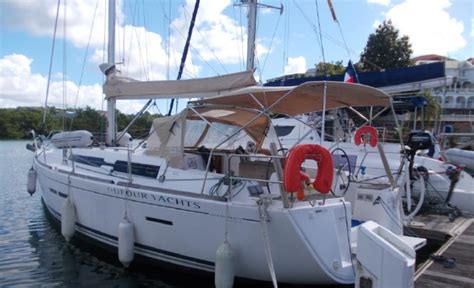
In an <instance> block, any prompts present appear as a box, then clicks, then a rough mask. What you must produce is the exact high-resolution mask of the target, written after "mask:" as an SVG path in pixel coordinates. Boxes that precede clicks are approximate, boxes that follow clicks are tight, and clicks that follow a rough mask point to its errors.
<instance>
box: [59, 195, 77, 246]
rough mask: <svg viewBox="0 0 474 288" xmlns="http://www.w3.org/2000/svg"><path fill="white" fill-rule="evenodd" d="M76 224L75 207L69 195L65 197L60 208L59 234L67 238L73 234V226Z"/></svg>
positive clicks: (67, 239)
mask: <svg viewBox="0 0 474 288" xmlns="http://www.w3.org/2000/svg"><path fill="white" fill-rule="evenodd" d="M75 225H76V207H74V203H72V200H71V196H68V197H67V198H66V201H64V204H63V207H62V208H61V234H62V235H63V236H64V238H66V241H68V242H69V240H70V239H71V238H72V236H73V235H74V226H75Z"/></svg>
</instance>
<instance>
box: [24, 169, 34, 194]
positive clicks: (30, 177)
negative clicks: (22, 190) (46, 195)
mask: <svg viewBox="0 0 474 288" xmlns="http://www.w3.org/2000/svg"><path fill="white" fill-rule="evenodd" d="M26 189H27V191H28V193H30V195H33V194H34V193H35V191H36V171H35V169H33V167H31V168H30V170H28V182H27V184H26Z"/></svg>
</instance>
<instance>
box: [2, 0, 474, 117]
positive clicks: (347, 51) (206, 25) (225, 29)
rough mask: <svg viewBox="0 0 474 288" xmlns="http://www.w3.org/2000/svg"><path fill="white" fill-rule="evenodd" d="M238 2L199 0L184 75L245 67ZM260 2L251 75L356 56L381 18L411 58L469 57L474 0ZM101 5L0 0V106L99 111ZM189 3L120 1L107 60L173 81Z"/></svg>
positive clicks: (133, 73)
mask: <svg viewBox="0 0 474 288" xmlns="http://www.w3.org/2000/svg"><path fill="white" fill-rule="evenodd" d="M239 2H240V1H237V0H201V2H200V7H199V10H198V13H197V19H196V22H195V28H194V30H193V35H192V40H191V47H190V49H189V54H188V58H187V61H186V64H185V69H184V73H183V79H191V78H198V77H210V76H216V75H222V74H226V73H232V72H239V71H243V70H245V65H246V64H245V59H246V39H247V18H246V7H245V6H243V5H239ZM259 2H260V3H262V4H265V5H266V6H260V7H259V9H258V18H257V40H256V59H257V60H256V63H255V66H256V70H255V73H254V76H255V78H256V79H257V80H258V81H260V82H262V83H265V82H266V81H267V80H268V79H271V78H274V77H279V76H281V75H284V74H292V73H304V72H305V71H306V70H307V69H310V68H314V65H315V64H317V63H319V62H321V61H326V62H336V61H343V64H344V65H346V64H347V62H348V61H349V60H352V61H353V62H357V61H359V58H360V54H361V52H362V51H363V49H364V47H365V46H366V44H367V39H368V37H369V35H370V34H371V33H374V32H375V29H376V27H377V26H378V25H379V24H381V23H382V22H383V21H385V20H389V19H390V20H391V21H392V23H393V25H394V26H395V28H397V29H398V30H399V32H400V35H407V36H409V39H410V43H411V44H412V50H413V56H419V55H425V54H438V55H443V56H448V57H451V58H454V59H458V60H466V59H468V58H470V57H474V44H473V43H474V1H472V0H332V4H333V7H334V10H335V14H336V17H337V20H338V22H335V21H334V20H333V19H332V17H331V13H330V10H329V8H328V2H327V1H326V0H281V1H277V0H265V1H264V0H259ZM107 3H108V1H105V0H62V1H60V5H59V10H58V9H57V7H58V1H57V0H0V108H13V107H18V106H44V104H45V102H46V101H45V100H46V95H48V101H47V103H48V106H56V107H58V108H67V109H71V108H83V107H86V106H90V107H93V108H95V109H101V110H105V109H106V108H105V107H106V104H105V102H104V97H103V94H102V84H103V82H104V77H103V75H102V74H101V72H100V70H99V69H98V65H99V64H101V63H104V62H106V59H107V56H106V47H107V37H106V26H107V24H106V18H107V12H106V11H107ZM194 4H195V1H194V0H120V1H118V3H117V8H116V9H117V10H116V11H117V19H116V51H115V62H116V63H118V64H117V67H118V69H119V70H120V71H121V73H122V75H123V76H127V77H131V78H134V79H138V80H143V81H144V80H166V79H176V77H177V74H178V67H179V63H180V59H181V56H182V51H183V47H184V43H185V39H186V35H187V33H188V27H189V22H190V19H191V15H192V12H193V9H194ZM269 6H273V7H276V8H280V9H276V8H271V7H269ZM281 7H283V11H281ZM56 15H58V17H56ZM56 19H57V29H56V37H53V35H54V27H55V20H56ZM53 39H55V41H53ZM53 43H54V53H53V56H52V57H51V55H52V53H51V51H52V46H53ZM50 63H51V65H50ZM50 70H51V73H49V71H50ZM49 76H50V85H49V89H48V85H47V83H48V77H49ZM47 90H48V91H47ZM185 102H186V101H183V100H181V101H180V106H181V107H182V106H183V105H185ZM143 103H144V102H143V101H128V100H124V101H119V102H118V103H117V108H118V109H119V110H120V111H121V112H123V113H135V112H137V111H138V110H139V109H140V108H141V107H142V106H143ZM167 104H168V101H167V100H160V101H159V102H158V105H156V106H154V108H153V109H155V110H154V111H151V112H153V113H166V112H167V111H166V110H167V108H166V107H167Z"/></svg>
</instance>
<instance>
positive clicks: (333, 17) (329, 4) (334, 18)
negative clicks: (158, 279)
mask: <svg viewBox="0 0 474 288" xmlns="http://www.w3.org/2000/svg"><path fill="white" fill-rule="evenodd" d="M328 6H329V10H331V15H332V19H333V20H334V22H338V21H337V18H336V11H334V6H332V2H331V0H328ZM338 23H339V22H338Z"/></svg>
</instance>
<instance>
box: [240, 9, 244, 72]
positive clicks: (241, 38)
mask: <svg viewBox="0 0 474 288" xmlns="http://www.w3.org/2000/svg"><path fill="white" fill-rule="evenodd" d="M239 17H240V25H239V26H240V43H244V27H243V25H242V6H240V7H239ZM241 49H242V50H241V53H242V63H241V64H242V70H243V68H244V67H245V61H244V57H243V55H245V53H244V51H245V50H244V49H245V48H244V45H243V44H242V46H241Z"/></svg>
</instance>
